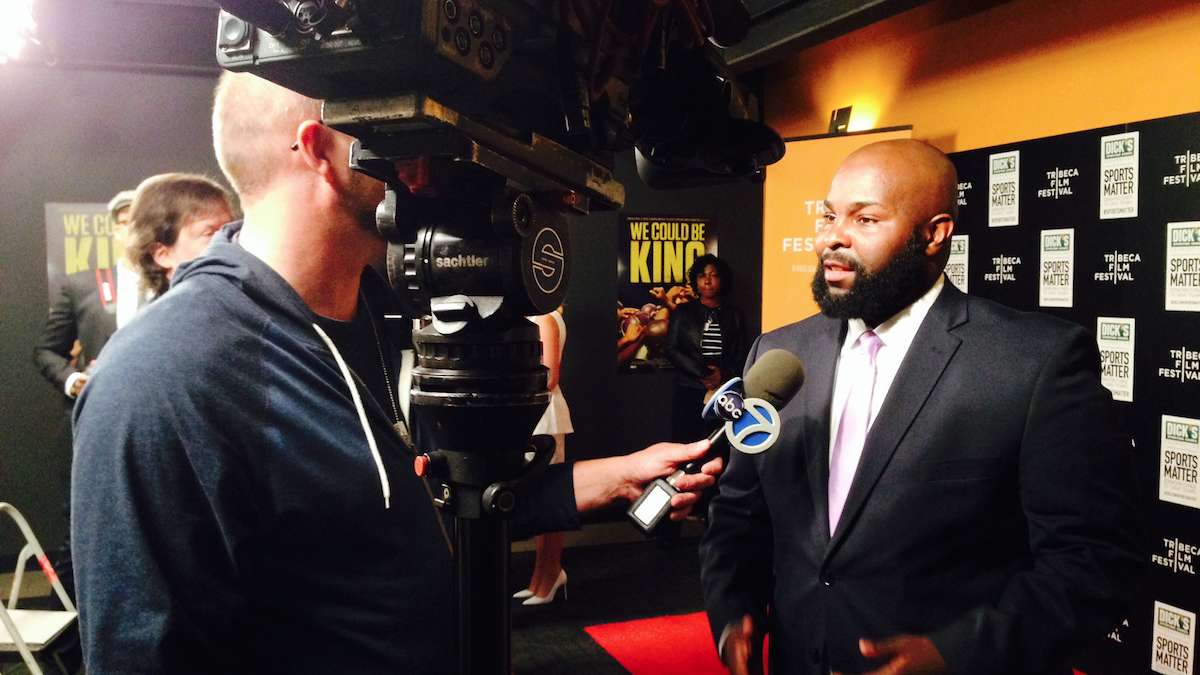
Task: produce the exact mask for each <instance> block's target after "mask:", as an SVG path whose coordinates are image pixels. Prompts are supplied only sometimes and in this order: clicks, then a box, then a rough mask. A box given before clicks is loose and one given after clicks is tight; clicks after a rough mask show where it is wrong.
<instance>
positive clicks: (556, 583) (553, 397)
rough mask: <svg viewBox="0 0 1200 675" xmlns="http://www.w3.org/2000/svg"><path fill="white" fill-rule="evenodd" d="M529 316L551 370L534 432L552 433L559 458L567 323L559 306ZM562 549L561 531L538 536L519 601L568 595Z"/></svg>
mask: <svg viewBox="0 0 1200 675" xmlns="http://www.w3.org/2000/svg"><path fill="white" fill-rule="evenodd" d="M529 319H530V320H531V321H533V322H534V323H535V324H537V327H538V333H539V335H540V337H541V339H542V365H544V366H546V369H547V370H548V371H550V372H549V374H548V378H547V382H546V386H547V388H548V389H550V405H549V406H547V408H546V412H545V413H544V414H543V415H542V419H541V420H540V421H539V422H538V424H537V427H535V428H534V430H533V433H534V434H549V435H550V436H553V437H554V458H553V459H551V460H550V462H551V463H556V462H561V461H563V459H564V456H565V454H566V443H567V434H569V433H571V432H572V431H573V429H572V427H571V411H570V409H569V408H568V407H567V399H566V398H564V397H563V393H562V389H560V388H559V386H558V376H559V373H560V370H561V369H560V365H561V364H562V355H563V347H564V346H565V345H566V344H567V324H566V322H564V321H563V317H562V308H561V307H559V308H558V309H556V310H554V311H553V312H550V313H549V314H544V315H542V316H531V317H529ZM562 549H563V533H562V532H550V533H547V534H542V535H539V536H538V538H537V562H535V563H534V566H533V576H532V577H531V578H530V580H529V587H528V588H526V589H525V590H523V591H519V592H518V593H517V594H516V595H514V596H513V597H515V598H524V599H525V602H523V603H521V604H523V605H545V604H549V603H551V602H554V599H555V598H556V597H557V596H558V591H559V589H562V592H563V597H564V598H565V597H566V596H567V590H566V585H567V573H566V572H565V571H564V570H563V568H562Z"/></svg>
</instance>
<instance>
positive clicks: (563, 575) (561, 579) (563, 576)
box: [521, 570, 567, 605]
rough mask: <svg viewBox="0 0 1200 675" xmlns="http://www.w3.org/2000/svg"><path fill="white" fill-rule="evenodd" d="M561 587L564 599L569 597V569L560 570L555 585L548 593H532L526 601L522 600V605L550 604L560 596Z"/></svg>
mask: <svg viewBox="0 0 1200 675" xmlns="http://www.w3.org/2000/svg"><path fill="white" fill-rule="evenodd" d="M560 588H561V589H562V592H563V600H566V599H567V571H566V570H559V571H558V578H557V579H555V580H554V586H553V587H552V588H551V589H550V592H549V593H547V594H546V595H533V594H532V593H531V594H530V596H529V599H528V600H526V601H525V602H522V603H521V604H522V605H548V604H550V603H552V602H554V598H555V597H557V596H558V589H560Z"/></svg>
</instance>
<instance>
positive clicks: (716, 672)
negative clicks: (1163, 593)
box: [584, 612, 1087, 675]
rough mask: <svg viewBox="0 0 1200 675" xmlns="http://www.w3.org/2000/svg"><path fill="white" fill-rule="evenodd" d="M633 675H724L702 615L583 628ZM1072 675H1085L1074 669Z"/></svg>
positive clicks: (658, 618)
mask: <svg viewBox="0 0 1200 675" xmlns="http://www.w3.org/2000/svg"><path fill="white" fill-rule="evenodd" d="M584 631H585V632H587V634H588V635H590V636H592V639H593V640H595V641H596V644H598V645H600V647H601V648H602V649H603V650H604V651H606V652H608V653H609V655H610V656H612V657H613V658H614V659H616V660H617V662H618V663H620V664H621V665H622V666H623V667H624V668H625V669H626V670H628V671H629V672H630V673H632V675H670V674H671V673H681V674H682V673H688V674H689V675H691V674H693V673H694V674H695V675H725V673H726V671H725V667H724V666H722V665H721V661H720V659H718V658H717V650H716V649H715V648H713V643H712V634H711V633H709V632H708V618H707V617H705V615H704V612H695V613H694V614H675V615H671V616H656V617H654V618H652V619H638V620H637V621H620V622H617V623H602V624H599V625H596V626H588V627H587V628H585V629H584ZM1075 675H1087V674H1086V673H1084V672H1083V671H1080V670H1076V671H1075Z"/></svg>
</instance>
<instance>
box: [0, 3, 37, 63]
mask: <svg viewBox="0 0 1200 675" xmlns="http://www.w3.org/2000/svg"><path fill="white" fill-rule="evenodd" d="M0 16H2V17H5V18H6V20H5V21H2V22H0V63H7V62H8V61H11V60H13V59H16V58H17V57H19V56H20V55H21V52H22V51H23V50H24V49H25V45H26V44H28V43H29V42H30V41H31V40H32V39H33V31H34V29H36V28H37V23H36V22H35V21H34V20H33V0H0Z"/></svg>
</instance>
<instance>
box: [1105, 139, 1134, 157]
mask: <svg viewBox="0 0 1200 675" xmlns="http://www.w3.org/2000/svg"><path fill="white" fill-rule="evenodd" d="M1136 151H1137V147H1136V141H1134V140H1133V139H1132V138H1117V139H1113V140H1111V141H1104V159H1116V158H1117V157H1132V156H1133V154H1134V153H1135V152H1136Z"/></svg>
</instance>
